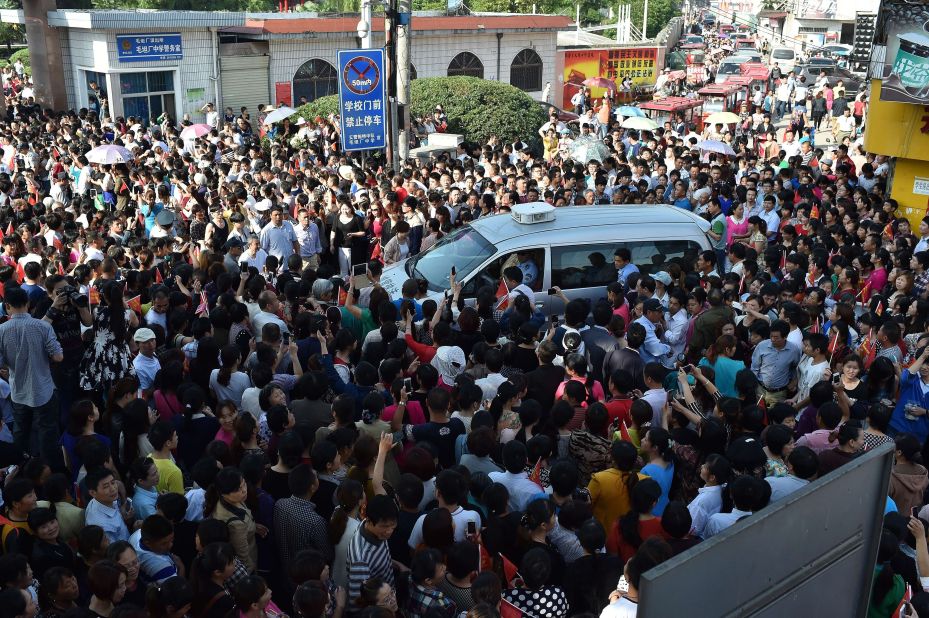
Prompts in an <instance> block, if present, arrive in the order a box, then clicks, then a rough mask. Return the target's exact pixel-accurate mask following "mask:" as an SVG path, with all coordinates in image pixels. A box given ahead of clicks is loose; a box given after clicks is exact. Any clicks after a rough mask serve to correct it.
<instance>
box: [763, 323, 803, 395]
mask: <svg viewBox="0 0 929 618" xmlns="http://www.w3.org/2000/svg"><path fill="white" fill-rule="evenodd" d="M789 332H790V325H788V324H787V322H785V321H783V320H775V321H774V322H773V323H772V324H771V337H770V339H767V340H765V341H762V342H761V343H759V344H758V346H757V347H756V348H755V351H754V353H752V373H754V374H755V376H756V377H757V378H758V382H759V385H758V391H759V392H758V394H759V396H760V397H764V400H765V403H766V404H767V405H768V406H772V405H774V404H775V403H778V402H781V401H784V399H786V398H787V385H788V384H790V381H791V380H792V379H793V375H794V371H795V370H796V368H797V365H798V364H799V363H800V357H801V356H802V354H803V352H802V351H801V350H800V348H799V347H798V346H797V345H796V344H794V343H791V342H789V341H787V333H789Z"/></svg>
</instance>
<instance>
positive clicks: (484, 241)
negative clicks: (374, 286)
mask: <svg viewBox="0 0 929 618" xmlns="http://www.w3.org/2000/svg"><path fill="white" fill-rule="evenodd" d="M544 205H545V204H544V202H543V203H539V204H532V205H524V206H531V207H538V206H544ZM516 208H517V209H519V208H520V206H517V207H516ZM514 210H515V209H514ZM551 214H552V215H553V216H552V217H551V220H547V221H541V222H538V223H521V222H519V221H518V220H517V219H516V218H515V216H514V215H512V214H499V215H493V216H489V217H481V218H479V219H477V220H475V221H473V222H472V223H471V224H469V225H466V226H464V227H461V228H458V229H456V230H455V231H453V232H452V233H451V234H449V235H448V236H445V237H444V238H442V239H441V240H440V241H439V242H437V243H436V244H435V245H434V246H433V247H431V248H430V249H429V250H427V251H425V252H423V253H420V254H418V255H416V256H414V257H412V258H409V259H407V260H404V261H402V262H398V263H397V264H394V265H392V266H389V267H387V268H385V269H384V274H383V276H382V277H381V285H382V286H383V287H384V288H385V290H386V291H387V292H388V293H389V294H390V295H391V298H394V299H397V298H400V296H401V294H400V288H401V286H402V285H403V282H404V281H406V280H407V279H408V278H411V277H412V278H415V279H422V280H425V281H426V282H427V284H428V286H429V297H430V298H434V299H436V300H439V299H440V298H441V297H442V295H443V294H444V293H445V291H446V290H447V289H448V288H449V276H450V274H451V269H452V266H454V267H455V269H456V278H457V280H458V281H460V282H461V283H462V284H463V287H462V296H463V297H464V299H465V302H467V303H473V302H474V298H475V297H476V295H477V292H478V290H479V289H480V288H481V287H483V286H489V287H491V288H493V289H494V290H497V289H498V286H499V284H500V275H501V270H502V267H503V265H504V264H505V263H506V262H507V260H508V259H510V258H512V257H513V256H514V254H515V253H516V252H517V251H519V252H521V253H523V254H524V255H525V254H526V253H528V254H529V255H530V256H531V259H532V261H533V262H534V263H535V269H534V270H535V271H537V272H538V276H537V277H536V278H535V280H534V281H532V282H531V283H530V284H529V285H530V287H531V288H532V289H533V291H534V292H535V305H536V308H537V309H538V310H540V311H542V312H543V313H545V314H546V315H552V314H558V315H560V314H562V313H563V312H564V301H563V300H561V299H560V298H559V297H558V296H554V295H550V294H549V293H548V292H549V291H550V290H551V288H552V287H554V286H557V287H559V288H561V290H562V291H563V292H564V294H565V295H566V296H567V297H568V298H569V299H574V298H586V299H589V300H591V301H592V302H596V300H598V299H599V298H605V297H606V289H605V286H606V285H607V284H608V283H611V282H613V281H616V280H617V271H616V267H615V266H614V265H613V254H614V252H615V251H616V250H617V249H619V248H620V247H625V248H627V249H629V251H630V252H631V254H632V262H633V263H634V264H636V265H637V266H638V267H639V269H640V270H641V271H642V272H645V273H656V272H658V271H660V270H666V269H667V267H668V264H670V263H672V262H689V263H692V262H693V260H695V259H696V256H697V254H698V253H699V252H700V251H703V250H705V249H709V248H710V242H709V239H708V237H707V235H706V232H707V230H708V229H709V223H707V221H706V220H704V219H702V218H701V217H699V216H697V215H695V214H693V213H691V212H688V211H686V210H683V209H681V208H677V207H674V206H666V205H659V206H648V205H642V206H625V205H623V206H570V207H562V208H554V209H551ZM530 270H533V269H530Z"/></svg>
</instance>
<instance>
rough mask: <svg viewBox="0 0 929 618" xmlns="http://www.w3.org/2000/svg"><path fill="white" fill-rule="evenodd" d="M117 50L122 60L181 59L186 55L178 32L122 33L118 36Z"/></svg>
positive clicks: (118, 56)
mask: <svg viewBox="0 0 929 618" xmlns="http://www.w3.org/2000/svg"><path fill="white" fill-rule="evenodd" d="M116 51H117V54H116V55H117V58H119V61H120V62H150V61H152V60H180V59H182V58H183V57H184V44H183V43H182V42H181V35H180V33H177V32H167V33H165V32H159V33H156V34H120V35H117V36H116Z"/></svg>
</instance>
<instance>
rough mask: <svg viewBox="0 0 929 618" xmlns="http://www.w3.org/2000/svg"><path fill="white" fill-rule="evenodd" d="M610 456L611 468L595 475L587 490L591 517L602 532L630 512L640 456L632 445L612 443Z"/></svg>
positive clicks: (623, 441)
mask: <svg viewBox="0 0 929 618" xmlns="http://www.w3.org/2000/svg"><path fill="white" fill-rule="evenodd" d="M610 456H611V458H612V459H613V467H611V468H609V469H608V470H604V471H602V472H597V473H595V474H594V475H593V476H592V477H590V484H589V485H588V486H587V491H588V492H590V504H591V506H592V507H593V514H594V517H595V518H596V519H597V521H599V522H600V523H601V524H602V525H603V529H604V530H609V528H610V526H612V525H613V522H614V521H616V520H617V519H618V518H619V517H620V516H621V515H624V514H626V513H628V512H629V508H630V500H631V494H632V489H633V488H634V487H635V484H636V483H637V482H638V480H639V474H638V473H637V472H636V471H635V466H636V461H637V460H638V456H639V453H638V451H637V450H636V448H635V445H633V444H632V443H631V442H626V441H625V440H614V441H613V444H612V445H611V446H610ZM642 478H645V477H644V476H643V477H642Z"/></svg>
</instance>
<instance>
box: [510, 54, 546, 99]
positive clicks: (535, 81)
mask: <svg viewBox="0 0 929 618" xmlns="http://www.w3.org/2000/svg"><path fill="white" fill-rule="evenodd" d="M510 85H511V86H516V87H517V88H519V89H520V90H525V91H526V92H534V91H536V90H541V89H542V59H541V58H539V54H537V53H535V52H534V51H533V50H531V49H524V50H522V51H521V52H519V53H518V54H516V57H515V58H513V62H511V63H510Z"/></svg>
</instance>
